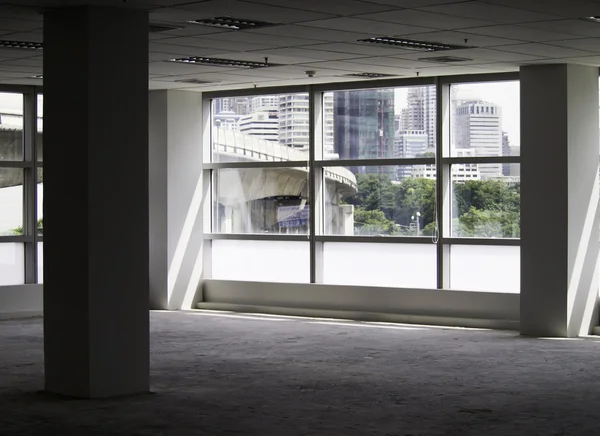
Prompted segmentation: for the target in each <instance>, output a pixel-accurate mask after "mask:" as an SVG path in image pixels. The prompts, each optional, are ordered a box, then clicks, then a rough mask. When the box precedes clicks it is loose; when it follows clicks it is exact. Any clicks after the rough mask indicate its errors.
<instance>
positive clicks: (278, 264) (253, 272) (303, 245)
mask: <svg viewBox="0 0 600 436" xmlns="http://www.w3.org/2000/svg"><path fill="white" fill-rule="evenodd" d="M309 245H310V244H309V243H308V242H289V241H228V240H214V241H212V277H213V278H214V279H220V280H245V281H258V282H287V283H309V282H310V259H309V250H310V248H309Z"/></svg>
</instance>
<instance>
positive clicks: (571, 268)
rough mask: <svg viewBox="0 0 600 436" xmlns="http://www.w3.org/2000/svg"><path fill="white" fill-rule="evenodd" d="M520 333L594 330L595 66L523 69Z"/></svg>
mask: <svg viewBox="0 0 600 436" xmlns="http://www.w3.org/2000/svg"><path fill="white" fill-rule="evenodd" d="M520 79H521V144H522V146H521V150H522V151H521V166H522V168H521V332H522V333H523V334H527V335H536V336H558V337H573V336H577V335H580V334H587V333H589V331H590V329H591V327H592V326H593V325H594V324H595V322H596V313H595V312H596V306H597V300H598V271H597V264H598V252H599V233H598V227H599V219H598V155H599V138H598V129H599V123H598V68H595V67H586V66H581V65H539V66H527V67H523V68H521V73H520Z"/></svg>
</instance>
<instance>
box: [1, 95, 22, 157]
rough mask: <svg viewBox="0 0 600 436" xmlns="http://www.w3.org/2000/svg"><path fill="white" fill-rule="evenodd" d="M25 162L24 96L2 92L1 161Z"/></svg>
mask: <svg viewBox="0 0 600 436" xmlns="http://www.w3.org/2000/svg"><path fill="white" fill-rule="evenodd" d="M1 160H7V161H10V160H13V161H20V160H23V95H22V94H12V93H6V92H0V161H1Z"/></svg>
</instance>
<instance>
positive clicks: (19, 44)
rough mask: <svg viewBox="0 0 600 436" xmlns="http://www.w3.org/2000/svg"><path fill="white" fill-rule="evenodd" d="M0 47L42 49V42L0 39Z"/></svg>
mask: <svg viewBox="0 0 600 436" xmlns="http://www.w3.org/2000/svg"><path fill="white" fill-rule="evenodd" d="M0 47H2V48H20V49H26V50H43V49H44V44H42V43H41V42H28V41H0Z"/></svg>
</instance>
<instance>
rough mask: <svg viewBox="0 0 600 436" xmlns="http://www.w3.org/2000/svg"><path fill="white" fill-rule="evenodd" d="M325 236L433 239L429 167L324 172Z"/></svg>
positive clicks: (431, 170) (432, 191) (329, 169)
mask: <svg viewBox="0 0 600 436" xmlns="http://www.w3.org/2000/svg"><path fill="white" fill-rule="evenodd" d="M324 170H325V171H324V173H325V229H324V231H325V234H326V235H346V236H433V235H434V234H435V232H436V223H435V201H436V199H435V190H436V187H435V167H434V165H433V164H430V165H404V166H391V165H389V166H377V167H374V166H362V167H351V168H345V167H326V168H325V169H324Z"/></svg>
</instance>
